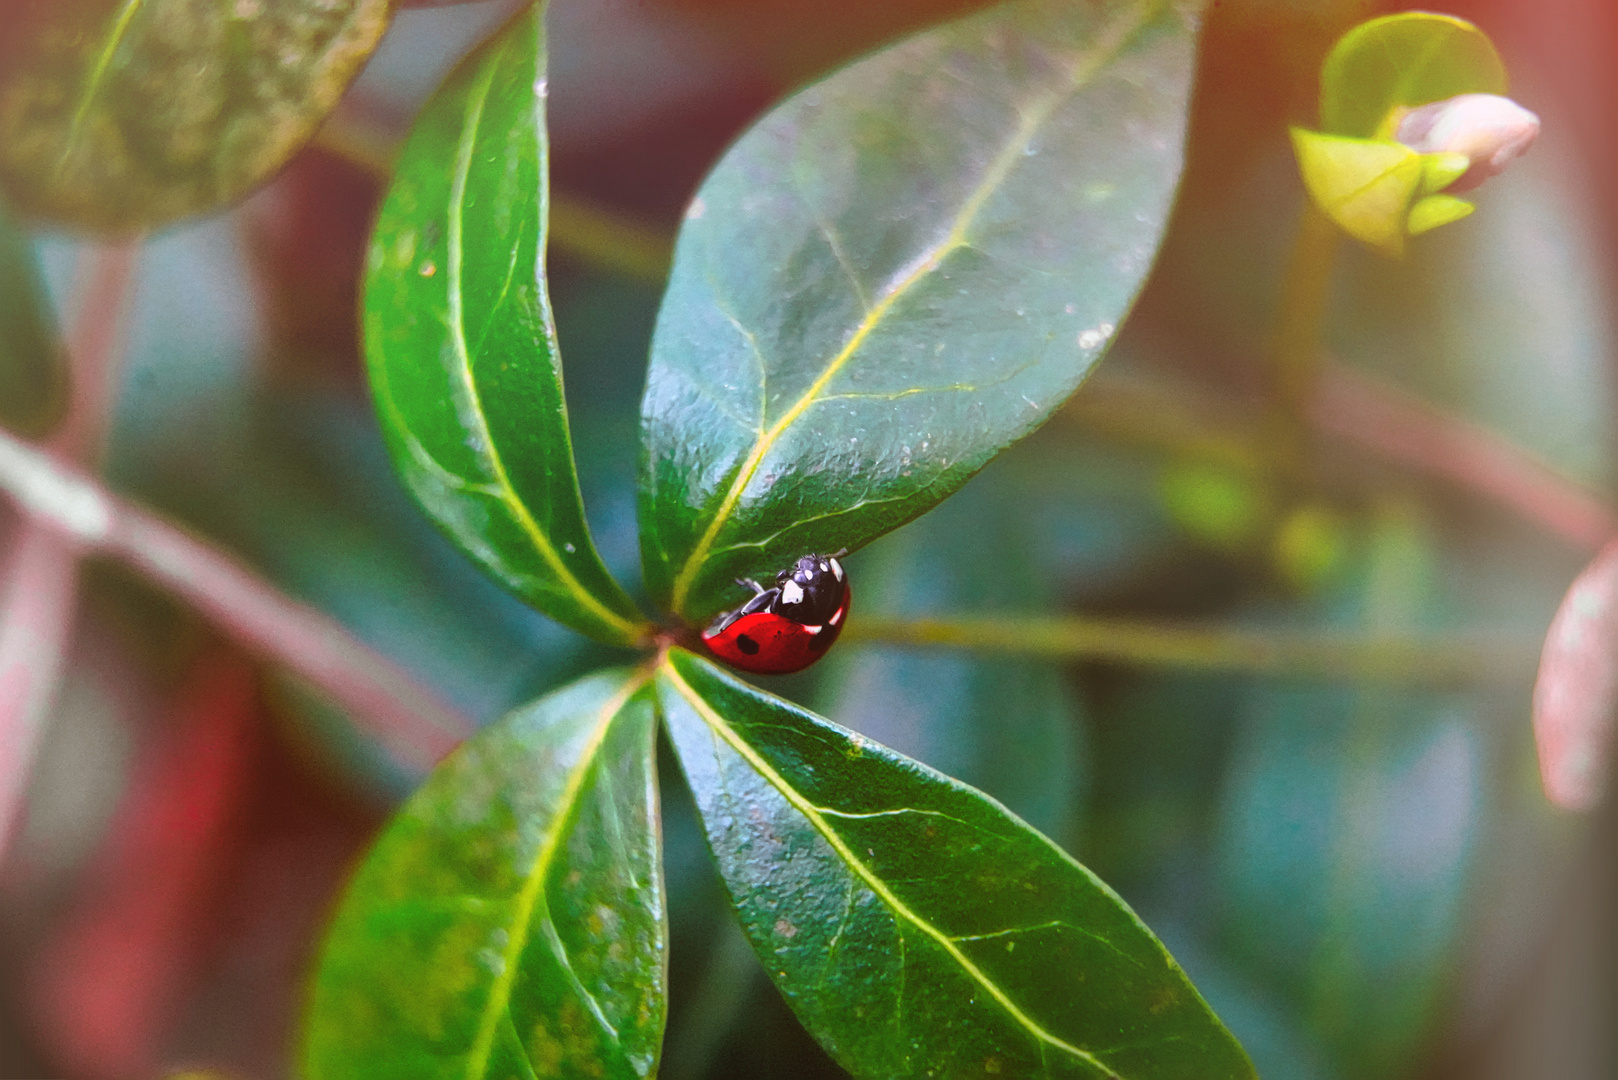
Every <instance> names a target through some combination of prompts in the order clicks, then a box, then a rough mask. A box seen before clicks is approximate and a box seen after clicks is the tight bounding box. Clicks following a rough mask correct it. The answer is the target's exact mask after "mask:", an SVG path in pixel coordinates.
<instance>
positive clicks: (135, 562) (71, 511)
mask: <svg viewBox="0 0 1618 1080" xmlns="http://www.w3.org/2000/svg"><path fill="white" fill-rule="evenodd" d="M0 490H3V491H4V492H5V493H6V494H8V495H9V496H10V497H11V498H12V499H13V501H15V502H16V504H17V505H18V507H19V508H20V509H21V510H22V511H23V512H24V513H25V514H27V515H28V516H29V517H30V518H32V519H35V520H37V521H38V522H40V523H41V524H43V525H46V526H47V527H49V528H51V529H52V530H54V531H55V532H56V533H58V534H59V535H60V536H61V537H62V538H64V539H65V540H67V541H68V542H69V543H70V544H72V545H75V546H76V547H77V548H78V550H80V551H81V552H83V553H85V554H99V555H106V556H110V557H112V558H115V559H118V560H120V561H122V562H124V563H126V564H127V565H129V566H131V567H133V568H134V569H136V570H138V571H140V572H141V573H142V574H144V575H146V576H147V577H149V578H150V579H151V580H153V581H154V582H156V583H158V584H159V585H163V586H165V587H167V588H168V589H169V590H170V591H172V592H174V593H175V594H176V595H178V596H180V597H182V598H184V599H186V600H188V601H190V603H191V604H192V605H193V606H195V607H196V608H197V609H198V610H199V611H201V612H203V613H204V614H205V615H207V616H209V617H210V618H212V619H213V620H214V621H215V622H216V623H217V624H218V625H219V626H220V627H221V628H222V629H223V630H225V631H226V632H227V633H228V634H230V635H231V636H233V637H234V638H236V639H237V640H238V641H239V642H240V643H241V644H243V645H244V646H245V647H247V648H248V649H249V650H250V651H253V652H255V653H258V654H260V655H263V656H266V657H269V658H271V659H274V660H278V661H280V662H281V663H283V664H285V665H287V667H289V668H291V669H292V670H293V671H294V672H296V673H297V674H299V675H301V676H303V677H304V678H306V679H308V680H309V681H310V682H311V683H313V684H314V685H315V686H316V687H318V688H319V689H321V690H322V691H324V692H325V693H326V694H327V695H328V696H330V697H331V699H332V700H333V701H335V702H336V703H337V704H338V705H340V706H342V707H343V708H344V709H346V710H348V712H349V713H350V714H351V715H352V716H353V718H354V720H355V721H356V722H357V723H360V724H362V725H364V726H365V727H367V728H368V729H369V731H370V732H371V734H372V735H374V736H375V737H376V738H377V739H378V740H379V741H380V742H381V743H382V744H383V745H384V746H386V747H387V749H388V750H389V752H391V753H392V754H394V755H395V756H396V757H397V758H398V759H399V760H400V761H401V762H402V763H404V764H407V765H409V766H412V767H414V768H418V769H423V770H425V769H427V768H430V767H431V766H432V764H433V763H434V762H436V761H437V760H438V759H439V758H441V757H443V756H444V755H445V754H447V753H448V752H449V751H450V750H452V749H454V747H455V745H456V744H457V743H458V742H459V741H460V740H461V739H464V738H465V737H466V736H467V735H469V734H471V732H472V731H473V730H475V727H474V725H473V724H472V723H471V722H470V721H469V720H467V719H466V718H465V717H463V716H461V715H460V714H459V713H457V712H456V711H455V710H454V709H452V708H451V707H450V706H448V705H446V704H444V703H443V702H442V701H441V700H439V698H438V697H437V695H436V694H434V693H433V692H432V691H431V690H428V689H426V688H425V687H423V686H421V685H420V684H419V683H417V682H416V681H415V680H414V679H413V678H412V677H411V676H410V675H409V674H408V673H407V672H405V671H404V670H403V669H401V668H400V667H398V666H397V665H395V664H394V663H393V662H392V661H390V660H388V659H387V658H386V657H384V656H382V655H381V654H380V653H378V652H376V651H375V650H373V649H371V648H369V647H368V646H366V645H364V644H362V643H361V642H359V641H357V640H356V639H355V638H354V637H353V636H352V635H351V634H350V633H349V632H348V631H347V630H346V629H345V628H344V627H343V626H342V625H341V624H340V623H338V622H336V621H335V620H333V619H331V618H329V617H328V616H326V615H324V614H322V613H321V612H319V611H317V610H315V609H314V608H311V607H309V606H307V605H304V604H300V603H298V602H297V601H295V600H292V599H290V598H289V597H287V596H285V595H283V594H282V593H281V592H279V591H278V590H276V588H275V587H274V586H272V585H270V584H269V583H267V582H265V581H264V580H262V579H261V578H259V577H258V576H257V575H255V574H254V573H252V572H251V571H250V570H248V569H247V568H246V567H244V566H242V565H241V564H240V563H239V562H237V561H236V560H235V559H234V558H232V557H231V556H229V555H227V554H225V553H224V552H222V551H219V550H218V549H216V548H214V547H211V546H210V545H208V544H206V543H204V542H202V541H200V540H198V539H196V538H195V537H192V536H191V535H190V534H188V533H187V532H185V531H184V530H183V529H181V528H180V527H178V526H176V525H174V524H172V523H170V522H168V521H166V520H164V519H163V518H161V517H159V516H157V515H156V514H153V513H151V512H149V511H146V510H143V509H141V508H139V507H137V506H135V505H133V504H131V503H129V502H126V501H125V500H123V499H120V498H118V497H117V496H116V495H113V494H112V493H110V492H108V491H106V490H105V489H103V488H102V487H101V486H100V485H99V484H97V483H96V481H95V480H93V479H92V478H91V477H89V476H88V475H86V474H85V473H83V472H82V471H80V470H78V469H76V468H73V467H72V466H69V465H67V464H65V463H63V462H61V461H59V460H56V459H54V458H51V457H50V456H48V455H46V454H45V453H43V452H41V451H40V450H39V449H37V448H35V447H32V446H30V445H28V444H27V443H25V442H23V441H22V440H20V439H17V438H16V437H14V436H12V435H9V434H5V433H0Z"/></svg>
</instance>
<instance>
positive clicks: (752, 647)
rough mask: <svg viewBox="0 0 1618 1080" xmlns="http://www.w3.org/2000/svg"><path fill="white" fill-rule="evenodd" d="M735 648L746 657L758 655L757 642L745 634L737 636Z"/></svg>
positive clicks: (811, 646)
mask: <svg viewBox="0 0 1618 1080" xmlns="http://www.w3.org/2000/svg"><path fill="white" fill-rule="evenodd" d="M736 647H737V648H738V649H740V650H741V651H742V652H744V653H746V654H747V655H748V656H756V655H757V654H758V642H756V641H754V640H753V639H752V638H750V637H748V636H747V635H746V634H741V635H738V636H737V638H736ZM810 648H814V646H813V645H812V644H811V645H810Z"/></svg>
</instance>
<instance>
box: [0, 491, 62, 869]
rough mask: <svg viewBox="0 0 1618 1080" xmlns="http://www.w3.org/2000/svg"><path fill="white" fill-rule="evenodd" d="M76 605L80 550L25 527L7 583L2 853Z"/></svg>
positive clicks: (2, 610) (2, 623) (1, 641)
mask: <svg viewBox="0 0 1618 1080" xmlns="http://www.w3.org/2000/svg"><path fill="white" fill-rule="evenodd" d="M77 606H78V555H77V552H76V551H75V550H74V548H73V547H72V546H70V545H64V544H63V543H62V541H61V538H60V537H58V536H56V535H55V534H53V533H51V532H50V531H49V530H47V529H45V528H44V527H42V526H38V525H36V524H35V523H34V522H32V521H23V522H21V523H20V525H19V528H18V529H17V534H16V537H15V542H14V544H13V546H12V549H11V553H10V558H9V559H8V560H7V562H6V566H5V578H4V580H3V582H0V854H3V853H4V852H5V851H6V850H7V848H8V847H9V845H10V841H11V840H12V838H13V837H14V836H15V830H16V827H17V825H18V824H19V818H20V817H21V811H22V802H23V796H24V795H25V793H26V792H27V790H28V777H29V775H30V774H31V773H32V772H33V766H34V759H35V757H36V756H37V753H38V749H39V737H40V734H41V732H42V731H43V729H44V726H45V718H46V717H47V716H48V715H49V714H50V709H51V704H52V703H53V702H54V701H55V700H56V691H57V688H58V687H59V686H60V685H61V678H62V670H63V668H64V666H65V657H66V655H67V645H68V640H69V638H70V636H71V634H72V630H73V615H74V611H75V609H76V608H77Z"/></svg>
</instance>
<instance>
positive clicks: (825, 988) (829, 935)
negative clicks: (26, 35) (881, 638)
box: [658, 650, 1254, 1080]
mask: <svg viewBox="0 0 1618 1080" xmlns="http://www.w3.org/2000/svg"><path fill="white" fill-rule="evenodd" d="M658 691H659V699H660V701H661V703H662V707H663V710H664V717H665V722H666V723H667V726H668V730H669V733H670V736H671V738H672V740H673V742H674V746H675V749H676V751H677V753H678V755H679V757H680V761H681V764H682V766H683V767H684V769H685V773H686V776H687V779H688V780H689V781H690V783H691V789H692V791H693V793H694V794H695V796H696V800H697V806H698V808H699V811H700V812H701V814H702V817H703V822H704V825H705V827H706V829H707V831H708V839H709V843H710V845H711V846H712V848H713V851H714V854H715V856H716V857H717V860H718V863H719V869H720V873H721V875H722V876H723V877H724V879H725V882H726V885H727V887H728V888H729V890H730V894H731V898H732V901H733V903H734V904H735V905H736V907H737V910H738V913H739V915H740V917H741V920H742V926H743V929H744V930H746V932H747V935H748V937H749V938H750V939H751V940H752V942H753V947H754V949H755V950H756V951H757V953H758V954H759V957H760V959H762V960H763V962H764V965H765V967H766V968H767V969H768V970H769V972H770V974H771V976H772V977H773V978H774V979H775V980H776V983H777V985H779V986H780V988H781V990H782V992H783V993H784V994H785V996H786V998H787V1000H788V1002H789V1003H790V1004H791V1005H792V1007H793V1009H794V1010H795V1011H796V1012H797V1014H798V1016H799V1018H800V1019H801V1020H802V1021H803V1023H804V1025H805V1026H806V1027H807V1028H808V1029H809V1030H810V1031H811V1032H812V1033H813V1034H814V1035H815V1036H816V1037H817V1038H818V1039H819V1040H820V1041H821V1043H822V1044H824V1045H825V1046H826V1048H827V1049H828V1050H830V1051H831V1053H832V1055H833V1056H834V1057H836V1058H837V1059H838V1061H839V1062H840V1063H841V1064H842V1065H843V1066H844V1067H845V1068H847V1069H848V1070H849V1071H850V1072H852V1073H854V1074H855V1075H856V1076H860V1077H873V1078H874V1077H882V1078H884V1080H897V1078H902V1077H924V1076H957V1075H979V1074H983V1073H988V1074H995V1073H999V1074H1002V1075H1005V1076H1016V1077H1125V1078H1148V1077H1163V1078H1167V1077H1176V1078H1178V1077H1187V1076H1197V1077H1207V1078H1214V1077H1250V1076H1253V1075H1254V1074H1253V1072H1252V1066H1251V1065H1250V1064H1249V1063H1248V1061H1247V1058H1246V1056H1245V1055H1244V1054H1243V1053H1242V1050H1241V1048H1240V1047H1239V1046H1238V1045H1237V1044H1236V1042H1235V1040H1234V1039H1233V1038H1232V1037H1231V1036H1230V1034H1229V1033H1228V1032H1227V1031H1226V1030H1225V1029H1224V1027H1223V1026H1222V1025H1221V1024H1220V1023H1219V1021H1218V1020H1217V1019H1216V1018H1215V1017H1214V1015H1213V1013H1212V1012H1211V1011H1209V1009H1208V1007H1207V1005H1206V1004H1205V1003H1204V1002H1203V1001H1202V999H1201V997H1199V996H1198V994H1197V992H1196V990H1195V989H1194V988H1193V987H1192V986H1191V984H1190V982H1189V981H1188V980H1187V979H1186V978H1185V976H1184V974H1183V973H1182V972H1181V971H1180V969H1179V968H1178V967H1177V966H1176V965H1175V963H1174V961H1173V959H1172V958H1170V956H1169V955H1168V953H1167V952H1166V951H1165V950H1164V948H1163V946H1162V945H1161V944H1160V943H1159V942H1158V941H1157V939H1156V938H1154V937H1153V936H1152V934H1151V932H1150V931H1149V930H1147V929H1146V927H1145V926H1144V925H1142V924H1141V922H1140V921H1139V920H1138V919H1137V918H1136V917H1135V915H1134V913H1133V912H1132V911H1130V910H1129V908H1128V907H1126V906H1125V905H1124V903H1123V901H1122V900H1120V899H1119V898H1118V897H1117V895H1116V894H1115V893H1113V892H1112V890H1110V889H1108V888H1107V887H1106V886H1105V885H1104V884H1102V883H1101V882H1100V881H1099V880H1098V879H1096V878H1095V877H1094V876H1093V875H1091V874H1090V873H1089V871H1087V870H1085V869H1084V868H1083V867H1082V866H1080V865H1079V864H1078V863H1076V862H1074V861H1073V860H1072V859H1071V858H1070V857H1068V856H1067V855H1066V854H1065V853H1064V852H1062V850H1061V849H1060V848H1058V847H1057V846H1056V845H1054V844H1052V843H1051V842H1050V841H1049V840H1047V839H1045V838H1044V837H1043V836H1041V835H1040V834H1039V833H1037V832H1035V831H1034V830H1033V829H1031V828H1030V827H1029V826H1028V825H1027V824H1025V823H1024V822H1022V821H1020V820H1019V819H1017V818H1016V817H1014V816H1012V815H1011V814H1010V813H1009V812H1007V811H1006V810H1005V808H1004V807H1002V806H1000V805H999V804H998V803H996V802H994V801H993V800H991V799H989V798H988V797H986V796H984V795H983V794H982V793H980V792H977V791H975V790H973V789H972V788H969V787H966V786H965V785H964V784H961V783H959V782H957V781H954V780H951V779H949V778H948V777H946V776H943V775H942V774H940V773H936V772H934V771H933V770H931V769H929V768H927V767H926V766H924V765H921V764H920V763H918V762H915V761H911V760H910V759H908V758H905V757H902V756H900V755H898V754H896V753H894V752H893V751H891V750H888V749H886V748H885V747H882V746H879V745H878V744H876V743H873V742H871V741H870V740H868V739H865V738H863V737H861V736H859V735H856V734H854V733H853V732H850V731H847V730H844V729H842V728H839V727H836V726H835V725H832V724H830V723H829V722H827V721H824V720H822V719H820V718H819V717H817V716H815V715H813V714H812V713H807V712H804V711H802V710H800V709H798V708H795V707H793V706H791V705H789V704H788V703H786V702H784V701H781V700H780V699H778V698H773V697H771V696H769V695H767V694H764V693H762V692H760V691H758V690H755V689H753V688H752V687H749V686H747V685H746V684H744V683H740V682H737V681H735V680H734V679H732V678H730V677H729V676H728V675H726V674H724V673H722V672H720V671H719V670H718V669H717V668H715V667H714V666H713V665H711V664H709V663H708V662H706V661H704V660H700V659H698V658H696V657H694V656H691V655H689V654H686V653H682V652H679V651H678V650H676V651H675V652H673V653H671V654H670V657H669V660H668V662H667V664H665V666H664V667H663V668H662V669H661V671H660V673H659V676H658Z"/></svg>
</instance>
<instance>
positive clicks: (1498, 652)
mask: <svg viewBox="0 0 1618 1080" xmlns="http://www.w3.org/2000/svg"><path fill="white" fill-rule="evenodd" d="M843 638H844V640H847V641H858V642H861V643H863V644H869V645H877V644H884V645H903V646H933V647H943V648H956V649H970V650H974V651H978V652H990V653H1002V654H1015V655H1021V656H1031V657H1044V658H1048V659H1061V660H1094V661H1101V662H1106V663H1116V664H1125V665H1131V666H1140V667H1154V668H1156V667H1163V668H1174V669H1177V670H1204V671H1237V672H1250V673H1254V674H1264V675H1280V676H1293V677H1298V678H1309V679H1319V680H1327V681H1336V682H1357V681H1372V682H1391V683H1416V684H1425V685H1466V684H1476V683H1489V682H1502V681H1504V682H1510V681H1513V680H1521V679H1525V678H1528V677H1529V676H1530V675H1531V674H1532V672H1533V666H1534V661H1535V657H1536V655H1537V649H1538V643H1537V642H1536V641H1534V640H1531V639H1528V638H1524V639H1522V640H1513V639H1509V638H1503V637H1499V636H1493V637H1484V636H1460V635H1455V636H1445V637H1437V636H1426V637H1419V636H1400V637H1395V636H1389V635H1379V636H1376V637H1356V636H1353V635H1350V634H1319V633H1315V634H1309V633H1303V632H1299V631H1297V630H1288V629H1277V630H1271V631H1266V630H1247V629H1240V628H1234V627H1226V626H1197V625H1187V624H1180V625H1175V624H1165V623H1150V622H1144V621H1142V620H1139V619H1114V618H1093V619H1086V618H1056V617H1049V618H1030V617H1022V616H1019V617H1016V618H1007V617H1000V618H996V617H967V618H937V619H909V620H907V619H895V618H884V617H880V616H869V615H866V616H861V617H860V618H859V619H855V620H851V621H850V622H849V624H848V628H847V629H846V630H845V631H844V632H843Z"/></svg>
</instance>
